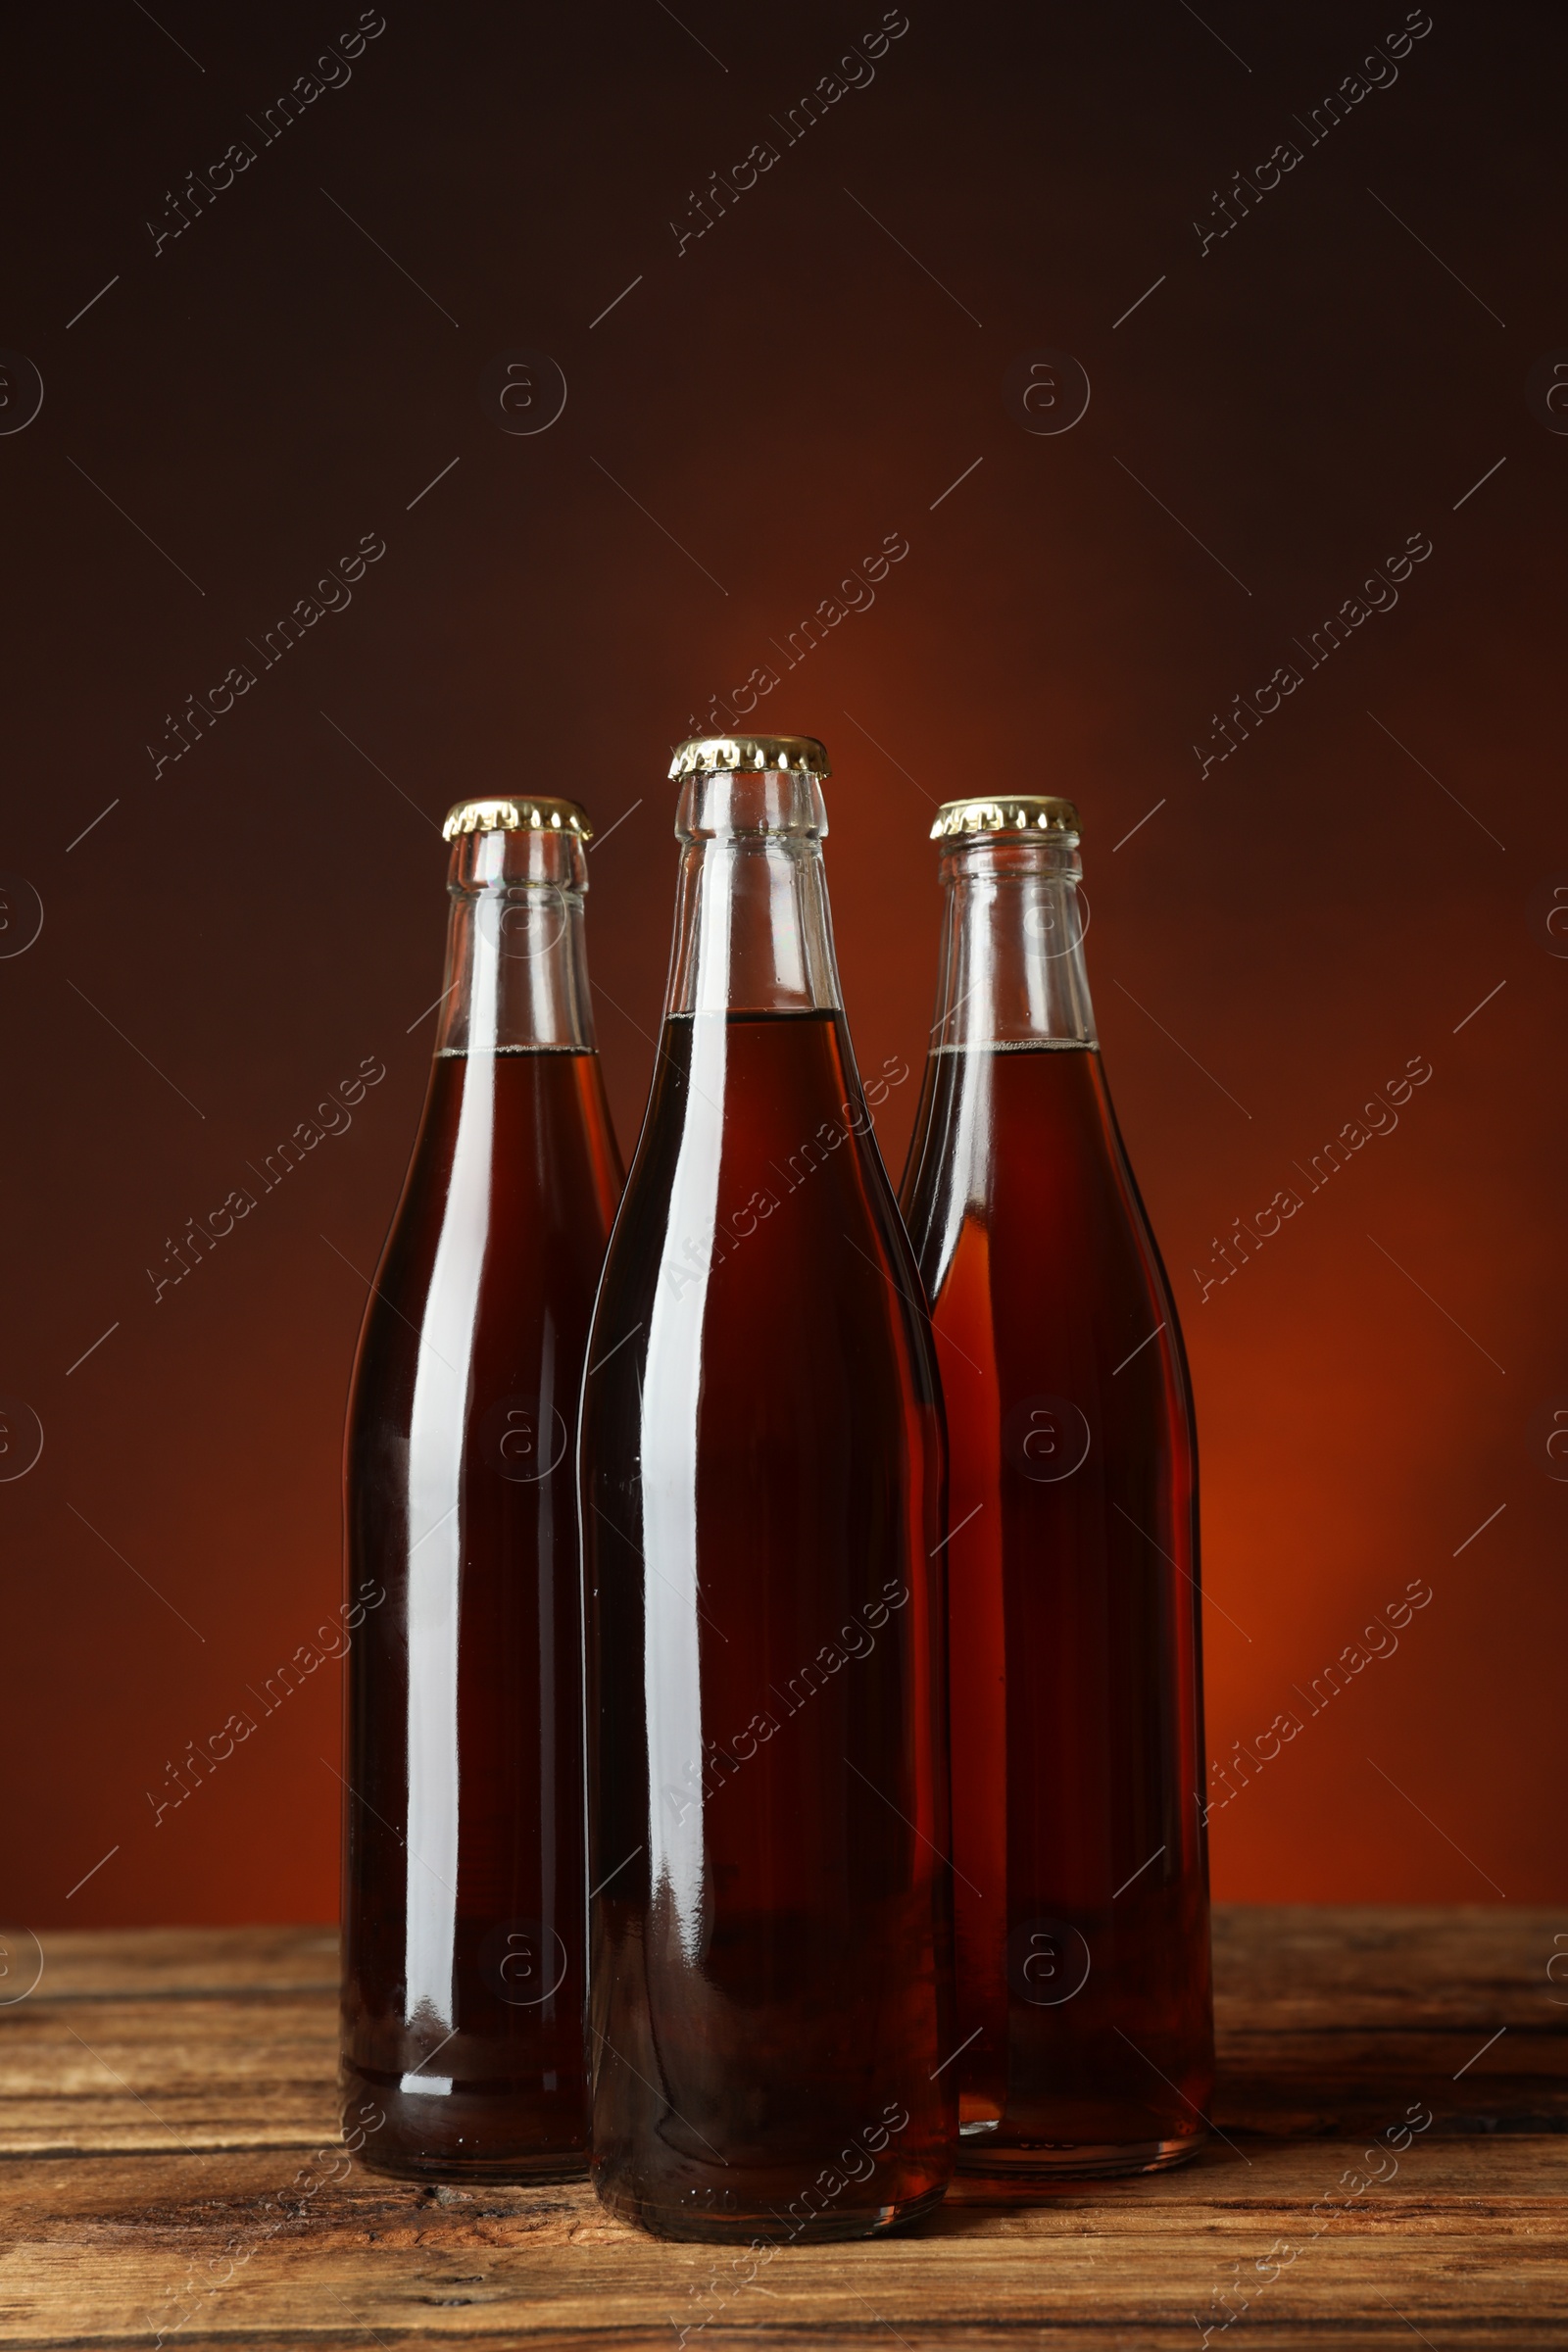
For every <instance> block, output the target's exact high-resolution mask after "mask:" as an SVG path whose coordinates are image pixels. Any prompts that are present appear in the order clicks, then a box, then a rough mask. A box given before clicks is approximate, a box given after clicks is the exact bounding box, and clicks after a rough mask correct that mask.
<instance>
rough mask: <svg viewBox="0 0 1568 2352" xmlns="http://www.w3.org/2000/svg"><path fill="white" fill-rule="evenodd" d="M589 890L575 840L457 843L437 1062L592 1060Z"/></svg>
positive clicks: (506, 836) (511, 835) (521, 835)
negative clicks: (549, 1056)
mask: <svg viewBox="0 0 1568 2352" xmlns="http://www.w3.org/2000/svg"><path fill="white" fill-rule="evenodd" d="M587 888H588V861H587V858H586V857H585V855H584V851H583V845H582V843H581V841H579V840H578V839H577V837H576V836H575V835H574V834H570V833H556V832H546V831H544V830H539V831H534V830H532V829H529V828H525V827H520V826H519V827H518V828H517V829H516V830H515V831H513V832H503V831H501V830H499V829H498V830H496V831H494V832H488V833H462V834H460V835H459V836H458V838H457V840H456V841H455V842H454V843H453V845H452V864H451V868H450V870H449V873H448V877H447V889H448V891H449V892H450V894H451V898H452V913H451V918H450V920H449V922H448V925H447V964H446V988H445V993H444V995H443V997H442V1000H441V1018H440V1025H439V1028H438V1030H437V1034H436V1045H435V1050H436V1053H437V1054H468V1055H475V1054H527V1053H535V1054H537V1053H556V1054H591V1053H592V1052H593V1051H594V1016H593V1005H592V1003H591V1001H590V998H589V994H588V959H587V954H586V950H585V946H584V938H583V897H584V893H585V892H586V891H587Z"/></svg>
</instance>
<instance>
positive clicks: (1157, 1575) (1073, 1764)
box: [906, 1047, 1212, 2174]
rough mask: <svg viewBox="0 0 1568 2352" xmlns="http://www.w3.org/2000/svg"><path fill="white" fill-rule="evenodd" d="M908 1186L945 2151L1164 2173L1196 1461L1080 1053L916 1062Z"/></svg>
mask: <svg viewBox="0 0 1568 2352" xmlns="http://www.w3.org/2000/svg"><path fill="white" fill-rule="evenodd" d="M906 1184H907V1189H906V1205H907V1214H908V1219H909V1228H910V1234H911V1238H912V1239H913V1242H914V1246H915V1250H916V1252H917V1254H918V1256H919V1258H920V1263H921V1269H922V1272H923V1273H924V1275H925V1278H926V1281H927V1283H928V1285H929V1287H930V1290H931V1294H932V1297H933V1300H934V1308H933V1321H934V1324H935V1329H936V1334H937V1346H938V1354H939V1358H940V1362H941V1366H942V1380H943V1389H944V1394H945V1397H946V1401H947V1412H948V1432H949V1446H950V1452H951V1463H952V1468H951V1484H950V1495H949V1524H950V1526H951V1527H952V1529H953V1531H954V1532H953V1535H952V1538H951V1541H950V1543H949V1545H948V1577H949V1590H950V1596H951V1598H950V1642H951V1658H952V1694H953V1696H952V1703H953V1802H954V1866H955V1874H956V1883H955V1900H956V1913H957V1986H958V2019H957V2034H958V2038H959V2039H960V2040H962V2039H963V2038H964V2037H965V2036H966V2035H969V2034H974V2035H975V2039H974V2040H972V2041H971V2042H970V2044H969V2047H968V2049H967V2050H966V2051H965V2054H964V2057H963V2059H962V2061H961V2066H962V2070H963V2093H964V2097H963V2114H964V2131H963V2139H962V2143H961V2147H960V2156H959V2161H960V2164H961V2165H962V2166H963V2167H964V2168H965V2169H966V2170H967V2169H995V2170H999V2171H1012V2172H1020V2173H1025V2174H1027V2173H1028V2172H1029V2171H1030V2170H1031V2169H1035V2168H1038V2169H1039V2170H1041V2171H1050V2170H1053V2169H1064V2170H1070V2169H1093V2168H1094V2167H1095V2166H1096V2165H1097V2164H1098V2165H1100V2166H1101V2167H1102V2168H1103V2169H1105V2170H1112V2169H1128V2167H1130V2166H1131V2165H1133V2164H1135V2163H1140V2162H1154V2161H1158V2160H1160V2157H1161V2155H1163V2157H1164V2159H1165V2160H1168V2159H1169V2158H1170V2157H1172V2156H1174V2155H1176V2154H1179V2153H1180V2152H1181V2150H1180V2149H1179V2148H1170V2147H1167V2146H1166V2143H1168V2142H1178V2141H1179V2142H1183V2143H1186V2144H1187V2145H1191V2144H1194V2138H1195V2135H1201V2131H1202V2125H1201V2120H1200V2115H1199V2110H1200V2109H1204V2110H1206V2108H1207V2106H1208V2099H1209V2090H1210V2086H1211V2082H1212V2028H1211V2024H1210V1991H1209V1953H1208V1898H1207V1872H1206V1862H1205V1853H1204V1840H1203V1837H1202V1832H1201V1796H1202V1787H1203V1783H1202V1764H1201V1757H1202V1714H1201V1687H1200V1669H1199V1610H1198V1590H1197V1585H1196V1582H1195V1581H1194V1580H1195V1579H1196V1577H1197V1574H1198V1545H1197V1466H1196V1453H1195V1447H1194V1441H1193V1422H1192V1406H1191V1401H1190V1397H1189V1392H1188V1385H1187V1372H1186V1363H1185V1359H1184V1356H1183V1352H1182V1347H1181V1340H1180V1336H1179V1333H1178V1330H1177V1324H1176V1315H1175V1309H1174V1306H1173V1305H1172V1302H1171V1299H1170V1294H1169V1291H1168V1289H1167V1287H1166V1282H1165V1276H1164V1272H1163V1269H1162V1268H1161V1266H1160V1262H1159V1258H1158V1254H1157V1252H1156V1250H1155V1248H1154V1244H1153V1240H1152V1236H1151V1234H1150V1231H1149V1227H1148V1224H1147V1221H1146V1219H1145V1217H1144V1213H1143V1208H1142V1205H1141V1203H1140V1201H1139V1199H1138V1195H1137V1191H1136V1188H1135V1186H1134V1184H1133V1180H1132V1175H1131V1172H1130V1170H1129V1169H1128V1166H1127V1163H1126V1159H1125V1155H1124V1154H1123V1152H1122V1149H1121V1145H1120V1141H1119V1138H1118V1137H1117V1135H1116V1129H1115V1122H1114V1118H1113V1115H1112V1112H1111V1107H1110V1100H1109V1096H1108V1095H1107V1093H1106V1091H1105V1084H1104V1078H1103V1072H1102V1069H1101V1063H1100V1055H1099V1054H1098V1053H1095V1052H1092V1051H1088V1050H1085V1049H1081V1048H1079V1049H1073V1048H1053V1047H1037V1048H1032V1049H1031V1048H1026V1049H1024V1050H1022V1051H1018V1050H1005V1051H999V1050H997V1049H994V1048H989V1049H988V1048H980V1049H974V1050H970V1051H964V1052H958V1053H946V1054H933V1055H932V1056H931V1059H930V1063H929V1065H928V1071H927V1077H926V1084H925V1091H924V1096H923V1099H922V1103H921V1108H920V1113H919V1116H918V1118H917V1121H916V1127H915V1137H914V1144H913V1146H912V1148H911V1152H910V1159H909V1174H908V1177H907V1180H906ZM1161 1326H1163V1328H1162V1329H1160V1328H1159V1327H1161ZM1152 1334H1157V1336H1154V1337H1151V1335H1152ZM1143 1342H1147V1343H1148V1344H1147V1345H1140V1343H1143ZM1086 1449H1087V1450H1086ZM1086 1970H1087V1976H1085V1971H1086ZM1140 2152H1141V2153H1140Z"/></svg>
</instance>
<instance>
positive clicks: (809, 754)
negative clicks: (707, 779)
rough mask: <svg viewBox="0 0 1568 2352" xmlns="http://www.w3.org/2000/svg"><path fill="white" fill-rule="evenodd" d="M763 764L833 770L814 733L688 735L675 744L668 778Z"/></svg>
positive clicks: (819, 772) (815, 772) (812, 772)
mask: <svg viewBox="0 0 1568 2352" xmlns="http://www.w3.org/2000/svg"><path fill="white" fill-rule="evenodd" d="M766 767H776V768H785V769H788V768H795V769H797V770H799V771H800V772H801V773H803V774H805V775H808V776H830V775H831V774H832V773H833V770H832V769H831V768H830V767H829V765H828V763H827V751H826V748H825V746H824V745H822V744H820V743H818V742H817V740H816V737H815V736H814V735H689V736H688V737H687V739H686V741H685V742H684V743H683V744H679V745H677V747H676V751H675V757H674V759H673V760H671V761H670V763H669V780H670V782H671V783H672V784H673V783H676V782H677V781H678V780H679V778H680V777H682V776H695V775H711V774H714V773H715V772H719V771H728V770H733V769H735V768H766Z"/></svg>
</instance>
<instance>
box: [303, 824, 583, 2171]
mask: <svg viewBox="0 0 1568 2352" xmlns="http://www.w3.org/2000/svg"><path fill="white" fill-rule="evenodd" d="M590 831H591V828H590V826H589V824H588V821H587V818H586V817H585V816H584V814H583V812H582V810H581V809H579V808H578V807H577V806H576V805H575V803H573V802H571V801H565V800H558V799H555V798H549V797H545V796H536V797H533V798H531V799H516V800H489V801H466V802H464V803H461V804H460V805H459V807H457V808H456V809H453V811H452V813H451V815H450V816H449V817H448V818H447V821H446V826H445V833H446V838H447V839H448V840H449V841H450V842H451V843H452V858H451V868H450V874H449V879H448V890H449V892H450V894H451V901H452V907H451V916H450V922H449V927H448V932H447V962H446V982H447V985H446V989H445V992H444V994H443V996H442V998H441V1000H440V1005H441V1011H440V1027H439V1030H438V1033H437V1038H436V1047H435V1060H434V1065H433V1068H432V1070H431V1074H430V1090H429V1094H428V1096H427V1097H426V1101H425V1106H424V1115H423V1119H422V1121H421V1123H420V1127H419V1133H418V1138H417V1142H416V1144H415V1147H414V1156H413V1159H412V1160H411V1162H410V1165H409V1172H408V1176H407V1179H406V1181H405V1183H404V1188H403V1197H402V1200H401V1201H400V1202H399V1204H398V1209H397V1214H396V1216H395V1217H394V1219H393V1222H392V1230H391V1233H390V1235H389V1236H388V1239H387V1244H386V1249H385V1250H384V1252H383V1254H382V1258H381V1263H380V1267H379V1270H378V1272H377V1274H376V1278H375V1282H374V1285H373V1287H372V1291H371V1296H370V1299H369V1302H368V1307H367V1311H366V1317H365V1327H364V1330H363V1333H362V1335H361V1339H360V1347H359V1354H358V1357H357V1359H356V1363H355V1368H354V1381H353V1388H352V1392H351V1396H350V1401H349V1417H348V1434H347V1441H346V1449H345V1451H346V1458H345V1488H346V1502H347V1538H348V1545H347V1547H348V1582H349V1606H348V1611H347V1617H348V1621H349V1623H350V1624H351V1625H352V1626H353V1627H354V1628H355V1630H354V1632H353V1636H352V1647H351V1649H350V1653H349V1676H348V1684H349V1687H348V1720H347V1726H346V1740H345V1761H344V1767H343V1779H344V1784H345V1789H344V1825H345V1835H344V1903H343V1917H344V1984H343V2043H342V2065H343V2082H344V2117H345V2129H346V2130H347V2131H348V2132H349V2136H350V2139H351V2142H352V2143H353V2144H355V2145H356V2146H359V2148H360V2152H361V2154H362V2155H363V2158H364V2160H365V2162H366V2163H367V2164H368V2165H370V2166H371V2167H372V2168H373V2169H375V2170H377V2171H382V2172H392V2173H400V2174H406V2175H416V2176H420V2177H433V2178H445V2179H460V2178H461V2179H473V2180H498V2179H499V2180H561V2179H565V2178H567V2177H569V2176H572V2175H580V2174H581V2173H582V2172H583V2170H584V2169H585V2166H586V2162H587V2096H586V2082H585V2072H584V2064H583V2017H584V2009H585V2003H586V1983H585V1977H586V1970H585V1959H586V1949H585V1930H586V1893H587V1881H586V1879H585V1877H584V1833H583V1814H582V1806H583V1749H582V1682H581V1676H582V1630H581V1629H582V1612H581V1603H580V1597H579V1561H578V1536H577V1505H576V1491H575V1472H574V1448H575V1439H576V1424H577V1403H578V1393H579V1387H580V1383H581V1377H582V1366H583V1361H584V1348H585V1346H586V1343H587V1336H588V1322H589V1317H590V1315H591V1313H592V1311H593V1299H594V1290H595V1286H596V1284H597V1282H598V1279H599V1271H600V1267H601V1264H602V1262H603V1258H604V1250H605V1243H606V1239H607V1237H608V1235H609V1231H610V1225H611V1220H612V1218H613V1214H614V1206H615V1200H616V1197H617V1195H618V1192H619V1189H620V1160H619V1155H618V1153H617V1152H616V1149H615V1139H614V1135H613V1130H612V1127H611V1123H610V1112H609V1106H608V1104H607V1103H606V1099H605V1091H604V1083H603V1080H602V1078H601V1075H600V1068H599V1057H598V1054H597V1053H596V1052H595V1050H594V1030H593V1014H592V1010H591V1008H590V1004H589V996H588V971H587V963H586V959H585V956H584V947H583V894H584V892H585V891H586V889H587V886H588V877H587V861H586V857H585V849H584V845H585V843H586V842H587V840H588V839H589V836H590Z"/></svg>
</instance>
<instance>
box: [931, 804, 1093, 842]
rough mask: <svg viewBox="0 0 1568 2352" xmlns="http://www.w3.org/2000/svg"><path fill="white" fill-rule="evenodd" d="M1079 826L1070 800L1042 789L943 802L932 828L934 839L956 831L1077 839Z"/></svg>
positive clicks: (949, 835)
mask: <svg viewBox="0 0 1568 2352" xmlns="http://www.w3.org/2000/svg"><path fill="white" fill-rule="evenodd" d="M1080 831H1081V827H1080V825H1079V822H1078V811H1077V809H1075V808H1074V807H1073V805H1072V803H1071V801H1060V800H1057V799H1056V798H1055V797H1054V794H1052V793H1045V792H1009V793H1008V794H1007V795H1006V796H1005V799H1003V800H1000V801H944V802H943V804H942V806H941V808H940V809H938V810H937V821H936V823H935V824H934V825H933V826H932V828H931V839H932V840H933V841H945V840H947V839H949V838H950V837H951V836H952V835H954V834H958V833H1032V834H1034V835H1036V836H1037V837H1038V835H1040V834H1042V833H1046V834H1051V835H1054V836H1056V837H1057V838H1060V837H1061V836H1063V835H1067V834H1070V835H1071V836H1072V839H1073V840H1074V841H1076V840H1077V839H1078V836H1079V833H1080Z"/></svg>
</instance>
